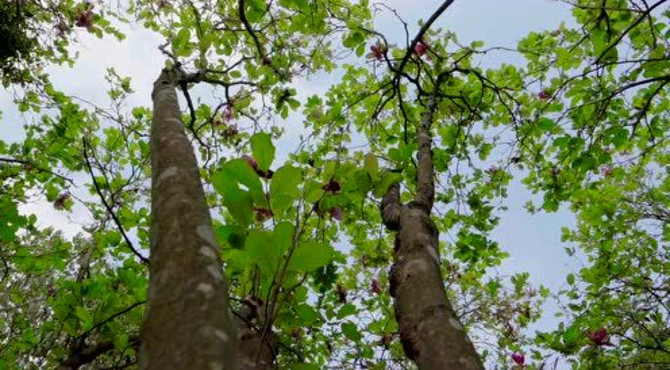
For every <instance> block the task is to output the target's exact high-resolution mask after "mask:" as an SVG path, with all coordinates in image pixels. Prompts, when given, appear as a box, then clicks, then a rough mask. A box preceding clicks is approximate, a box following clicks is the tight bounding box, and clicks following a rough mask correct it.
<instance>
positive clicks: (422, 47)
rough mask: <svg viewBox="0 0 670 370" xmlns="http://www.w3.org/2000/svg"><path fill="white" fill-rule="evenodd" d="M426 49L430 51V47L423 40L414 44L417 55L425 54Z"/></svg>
mask: <svg viewBox="0 0 670 370" xmlns="http://www.w3.org/2000/svg"><path fill="white" fill-rule="evenodd" d="M426 51H428V47H427V46H426V45H425V44H424V43H423V42H421V41H419V42H417V43H416V45H414V52H415V53H416V55H418V56H423V55H424V54H426Z"/></svg>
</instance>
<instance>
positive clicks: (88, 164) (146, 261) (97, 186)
mask: <svg viewBox="0 0 670 370" xmlns="http://www.w3.org/2000/svg"><path fill="white" fill-rule="evenodd" d="M82 143H83V144H84V153H83V154H84V160H85V161H86V167H87V168H88V173H89V174H90V175H91V180H92V181H93V186H94V187H95V191H96V193H98V196H99V197H100V201H102V204H103V205H104V206H105V209H106V210H107V212H109V214H110V215H111V217H112V219H113V220H114V223H115V224H116V227H117V228H118V229H119V232H120V233H121V235H122V236H123V240H125V242H126V244H127V245H128V248H130V250H131V251H132V252H133V254H135V255H136V256H137V258H139V259H140V261H141V262H142V263H143V264H145V265H148V264H149V259H148V258H146V257H144V256H143V255H142V254H141V253H140V252H139V251H138V250H137V249H136V248H135V246H134V245H133V243H132V242H131V241H130V238H129V237H128V234H126V231H125V230H124V229H123V225H121V221H120V220H119V218H118V217H117V216H116V213H115V212H114V210H113V209H112V207H111V206H110V205H109V203H108V202H107V200H106V199H105V196H104V194H102V189H100V184H98V181H97V180H96V179H95V174H94V173H93V166H92V165H91V161H90V159H89V157H88V142H87V141H86V138H82Z"/></svg>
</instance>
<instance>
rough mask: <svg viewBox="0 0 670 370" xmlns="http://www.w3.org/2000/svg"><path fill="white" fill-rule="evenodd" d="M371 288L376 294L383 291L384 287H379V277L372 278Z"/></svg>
mask: <svg viewBox="0 0 670 370" xmlns="http://www.w3.org/2000/svg"><path fill="white" fill-rule="evenodd" d="M370 290H372V293H375V294H379V293H381V291H382V289H381V288H380V287H379V281H377V279H372V283H371V284H370Z"/></svg>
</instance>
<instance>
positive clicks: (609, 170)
mask: <svg viewBox="0 0 670 370" xmlns="http://www.w3.org/2000/svg"><path fill="white" fill-rule="evenodd" d="M600 174H601V175H603V176H609V175H611V174H612V167H610V166H603V168H601V169H600Z"/></svg>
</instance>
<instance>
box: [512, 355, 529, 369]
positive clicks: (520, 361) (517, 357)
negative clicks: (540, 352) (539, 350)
mask: <svg viewBox="0 0 670 370" xmlns="http://www.w3.org/2000/svg"><path fill="white" fill-rule="evenodd" d="M512 361H514V363H515V364H517V365H519V366H523V364H524V363H525V362H526V358H525V357H524V355H523V353H519V352H514V353H512Z"/></svg>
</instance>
